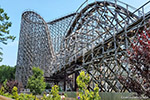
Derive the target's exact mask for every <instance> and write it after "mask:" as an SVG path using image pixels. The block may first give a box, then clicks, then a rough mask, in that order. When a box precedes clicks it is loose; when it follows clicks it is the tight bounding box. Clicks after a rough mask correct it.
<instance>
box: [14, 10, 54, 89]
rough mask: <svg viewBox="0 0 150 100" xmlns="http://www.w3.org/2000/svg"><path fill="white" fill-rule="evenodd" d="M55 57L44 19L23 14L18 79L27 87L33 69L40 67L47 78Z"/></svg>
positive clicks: (29, 13) (34, 15)
mask: <svg viewBox="0 0 150 100" xmlns="http://www.w3.org/2000/svg"><path fill="white" fill-rule="evenodd" d="M53 56H54V53H53V49H52V42H51V39H50V33H49V30H48V26H47V24H46V22H45V21H44V20H43V18H42V17H41V16H40V15H38V14H36V13H35V12H32V11H26V12H24V13H23V14H22V20H21V31H20V39H19V49H18V58H17V67H16V68H17V69H16V79H17V80H19V81H21V82H22V83H23V85H24V86H25V85H26V82H27V79H28V77H29V76H30V75H31V74H32V67H33V66H36V67H40V68H41V69H43V70H44V74H45V76H47V75H49V73H50V72H49V70H47V69H49V66H50V64H51V62H50V61H51V59H52V57H53Z"/></svg>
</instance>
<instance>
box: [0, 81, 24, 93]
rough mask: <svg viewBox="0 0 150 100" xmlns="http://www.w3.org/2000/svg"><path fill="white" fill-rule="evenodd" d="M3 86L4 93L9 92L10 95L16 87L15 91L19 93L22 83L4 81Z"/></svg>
mask: <svg viewBox="0 0 150 100" xmlns="http://www.w3.org/2000/svg"><path fill="white" fill-rule="evenodd" d="M3 86H4V88H5V92H6V93H7V92H9V93H12V90H13V88H14V87H17V91H18V92H20V90H21V88H22V87H23V85H22V83H20V82H18V81H16V80H12V81H7V80H6V81H5V82H4V83H3Z"/></svg>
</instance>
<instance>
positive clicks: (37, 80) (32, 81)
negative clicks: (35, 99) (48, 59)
mask: <svg viewBox="0 0 150 100" xmlns="http://www.w3.org/2000/svg"><path fill="white" fill-rule="evenodd" d="M32 72H33V75H32V76H31V77H30V78H29V79H28V83H27V87H28V88H29V89H30V91H31V92H32V93H33V94H34V95H37V94H41V93H42V92H43V91H44V90H45V87H46V83H45V82H44V77H43V75H44V72H43V71H42V70H41V69H40V68H38V67H33V68H32Z"/></svg>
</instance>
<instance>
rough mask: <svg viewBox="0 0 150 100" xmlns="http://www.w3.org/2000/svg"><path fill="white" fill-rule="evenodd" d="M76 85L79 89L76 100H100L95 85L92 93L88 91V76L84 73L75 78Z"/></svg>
mask: <svg viewBox="0 0 150 100" xmlns="http://www.w3.org/2000/svg"><path fill="white" fill-rule="evenodd" d="M76 80H77V85H78V87H79V91H80V92H79V95H78V97H77V99H79V100H100V99H101V98H100V96H99V87H98V85H97V84H96V86H95V88H94V91H89V90H88V89H87V88H88V84H89V82H90V76H89V74H85V72H84V71H81V73H80V75H79V76H78V77H77V79H76Z"/></svg>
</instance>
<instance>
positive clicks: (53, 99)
mask: <svg viewBox="0 0 150 100" xmlns="http://www.w3.org/2000/svg"><path fill="white" fill-rule="evenodd" d="M58 90H59V87H58V86H57V85H54V86H53V87H52V90H51V93H50V94H49V96H48V97H46V95H45V94H44V96H43V98H42V100H61V97H60V95H59V94H58V93H59V91H58Z"/></svg>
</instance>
